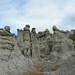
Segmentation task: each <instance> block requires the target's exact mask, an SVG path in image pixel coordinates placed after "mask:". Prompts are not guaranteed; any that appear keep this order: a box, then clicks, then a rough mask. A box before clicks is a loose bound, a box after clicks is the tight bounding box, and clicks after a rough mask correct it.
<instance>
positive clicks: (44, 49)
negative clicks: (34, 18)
mask: <svg viewBox="0 0 75 75" xmlns="http://www.w3.org/2000/svg"><path fill="white" fill-rule="evenodd" d="M4 29H5V30H4ZM4 29H2V28H1V29H0V74H1V75H12V74H14V75H17V73H19V72H20V71H21V70H22V69H23V70H24V69H29V68H30V67H32V66H33V65H34V64H35V63H37V61H38V59H39V58H41V60H46V61H48V60H49V61H59V62H60V64H63V63H65V62H66V61H68V59H69V58H70V57H71V56H73V55H75V54H74V53H75V42H73V41H72V40H71V39H70V38H69V35H70V33H71V32H70V31H63V30H59V29H58V28H57V27H56V26H54V27H53V31H54V33H53V34H51V33H50V32H49V30H48V29H46V30H45V31H42V32H38V33H36V29H35V28H32V30H31V32H30V26H29V25H26V26H25V27H24V29H23V30H22V29H21V30H19V29H17V36H15V35H14V34H12V33H11V32H10V27H8V26H5V28H4ZM33 62H35V63H33Z"/></svg>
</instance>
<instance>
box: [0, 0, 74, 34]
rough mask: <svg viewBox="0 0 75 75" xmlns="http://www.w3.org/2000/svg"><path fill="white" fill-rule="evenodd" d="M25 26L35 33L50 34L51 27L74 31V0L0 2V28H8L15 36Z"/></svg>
mask: <svg viewBox="0 0 75 75" xmlns="http://www.w3.org/2000/svg"><path fill="white" fill-rule="evenodd" d="M26 24H29V25H30V26H31V28H32V27H35V28H36V31H37V32H38V31H44V30H45V29H49V30H50V31H51V32H52V27H53V25H56V26H57V28H60V29H63V30H71V29H75V0H0V28H1V27H4V26H10V27H11V32H13V33H15V34H16V33H17V29H23V27H24V26H25V25H26Z"/></svg>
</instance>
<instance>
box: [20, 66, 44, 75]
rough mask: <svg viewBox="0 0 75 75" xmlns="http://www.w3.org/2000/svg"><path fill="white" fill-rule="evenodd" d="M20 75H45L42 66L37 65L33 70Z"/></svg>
mask: <svg viewBox="0 0 75 75" xmlns="http://www.w3.org/2000/svg"><path fill="white" fill-rule="evenodd" d="M20 75H43V74H42V66H41V65H37V66H34V68H32V69H31V70H28V71H25V72H24V73H21V74H20Z"/></svg>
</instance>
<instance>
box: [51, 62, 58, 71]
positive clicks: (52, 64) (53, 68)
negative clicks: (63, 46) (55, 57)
mask: <svg viewBox="0 0 75 75" xmlns="http://www.w3.org/2000/svg"><path fill="white" fill-rule="evenodd" d="M50 66H51V69H52V71H55V70H57V69H58V68H59V64H58V63H57V62H53V63H51V64H50Z"/></svg>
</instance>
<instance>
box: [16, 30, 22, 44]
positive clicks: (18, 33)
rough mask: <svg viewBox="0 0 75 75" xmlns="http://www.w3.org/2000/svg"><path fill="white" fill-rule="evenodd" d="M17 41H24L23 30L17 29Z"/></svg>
mask: <svg viewBox="0 0 75 75" xmlns="http://www.w3.org/2000/svg"><path fill="white" fill-rule="evenodd" d="M17 41H18V42H20V43H23V31H22V30H19V29H17Z"/></svg>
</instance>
